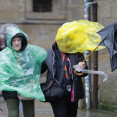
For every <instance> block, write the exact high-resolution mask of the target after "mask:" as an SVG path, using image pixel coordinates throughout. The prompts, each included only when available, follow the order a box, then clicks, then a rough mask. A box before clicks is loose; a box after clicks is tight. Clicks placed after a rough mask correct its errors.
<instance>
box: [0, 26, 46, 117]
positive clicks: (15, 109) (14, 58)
mask: <svg viewBox="0 0 117 117" xmlns="http://www.w3.org/2000/svg"><path fill="white" fill-rule="evenodd" d="M0 56H1V57H0V91H1V90H3V97H4V99H5V101H6V103H7V108H8V117H19V101H20V100H21V102H22V103H23V113H24V117H35V113H34V99H35V98H36V99H38V100H41V101H44V100H45V97H44V95H43V92H42V90H41V88H40V83H39V76H40V71H41V63H42V61H44V60H45V58H46V56H47V53H46V51H45V50H44V49H43V48H40V47H38V46H34V45H29V44H28V36H27V35H26V33H24V32H23V31H21V30H20V29H19V28H17V27H14V28H12V29H11V30H10V31H9V33H8V34H7V48H5V49H4V50H3V51H1V52H0Z"/></svg>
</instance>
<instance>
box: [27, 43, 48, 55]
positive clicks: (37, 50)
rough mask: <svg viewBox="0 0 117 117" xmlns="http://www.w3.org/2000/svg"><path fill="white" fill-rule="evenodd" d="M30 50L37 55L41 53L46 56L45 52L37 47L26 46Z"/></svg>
mask: <svg viewBox="0 0 117 117" xmlns="http://www.w3.org/2000/svg"><path fill="white" fill-rule="evenodd" d="M27 47H28V48H29V49H30V50H32V51H34V52H38V53H40V52H41V53H43V54H47V52H46V50H45V49H44V48H42V47H39V46H35V45H30V44H28V46H27Z"/></svg>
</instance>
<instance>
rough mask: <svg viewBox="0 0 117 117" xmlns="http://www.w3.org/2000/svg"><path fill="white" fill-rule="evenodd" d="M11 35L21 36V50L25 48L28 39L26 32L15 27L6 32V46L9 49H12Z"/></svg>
mask: <svg viewBox="0 0 117 117" xmlns="http://www.w3.org/2000/svg"><path fill="white" fill-rule="evenodd" d="M13 37H22V38H23V42H22V50H24V49H25V48H26V46H27V43H28V40H29V38H28V36H27V34H26V33H25V32H23V31H22V30H20V29H19V28H17V27H14V28H12V29H11V30H10V31H9V32H8V34H7V46H8V47H9V48H10V49H13V48H12V46H11V40H12V39H13Z"/></svg>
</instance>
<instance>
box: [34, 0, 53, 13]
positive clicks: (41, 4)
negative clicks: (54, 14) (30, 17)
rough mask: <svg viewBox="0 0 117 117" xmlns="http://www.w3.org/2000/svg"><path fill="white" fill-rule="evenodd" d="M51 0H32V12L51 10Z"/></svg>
mask: <svg viewBox="0 0 117 117" xmlns="http://www.w3.org/2000/svg"><path fill="white" fill-rule="evenodd" d="M51 11H52V0H33V12H51Z"/></svg>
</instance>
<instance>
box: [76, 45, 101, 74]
mask: <svg viewBox="0 0 117 117" xmlns="http://www.w3.org/2000/svg"><path fill="white" fill-rule="evenodd" d="M98 47H99V45H98V46H96V48H95V49H94V50H93V51H92V52H90V54H89V55H88V56H87V57H86V58H85V59H84V60H83V62H85V61H86V60H87V58H88V57H89V56H90V55H91V54H92V53H93V52H94V51H95V50H96V49H97V48H98ZM74 73H75V74H76V75H79V76H81V75H83V74H84V73H83V72H82V73H78V72H77V71H76V70H74Z"/></svg>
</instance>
